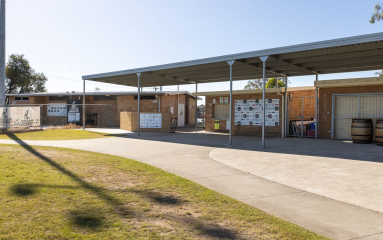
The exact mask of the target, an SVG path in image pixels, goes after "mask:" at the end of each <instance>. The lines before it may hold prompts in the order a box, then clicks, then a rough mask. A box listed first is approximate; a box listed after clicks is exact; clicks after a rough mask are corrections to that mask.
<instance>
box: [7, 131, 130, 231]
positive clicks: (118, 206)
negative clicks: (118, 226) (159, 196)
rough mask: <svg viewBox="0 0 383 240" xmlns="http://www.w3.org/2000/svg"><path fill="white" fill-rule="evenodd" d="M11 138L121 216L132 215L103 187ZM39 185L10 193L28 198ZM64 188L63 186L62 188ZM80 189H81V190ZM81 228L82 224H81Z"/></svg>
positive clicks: (12, 135)
mask: <svg viewBox="0 0 383 240" xmlns="http://www.w3.org/2000/svg"><path fill="white" fill-rule="evenodd" d="M8 135H9V137H10V138H12V139H13V140H15V141H17V142H18V143H19V144H20V146H22V147H23V148H24V149H25V150H27V151H28V152H30V153H31V154H33V155H35V156H36V157H38V158H39V159H41V160H43V161H44V162H46V163H48V164H49V165H51V166H52V167H54V168H56V169H57V170H59V171H60V172H61V173H63V174H65V175H66V176H68V177H70V178H71V179H72V180H74V181H75V182H76V183H77V184H79V185H80V187H81V188H84V189H87V190H89V191H90V192H92V193H93V194H96V195H97V196H99V197H100V198H101V199H103V200H105V201H106V202H108V203H109V204H110V205H111V206H113V207H114V208H115V210H116V211H115V212H116V213H118V214H119V215H120V216H123V217H126V216H129V215H131V212H132V210H131V209H129V208H127V207H126V205H124V202H122V201H121V200H119V199H117V198H115V197H114V196H112V195H110V194H108V192H107V190H105V189H104V188H102V187H97V186H94V185H93V184H90V183H88V182H86V181H84V180H83V179H81V178H80V177H79V176H77V175H76V174H74V173H73V172H71V171H69V170H68V169H66V168H65V167H63V166H61V165H60V164H58V163H56V162H55V161H53V160H52V159H50V158H48V157H46V156H44V155H43V154H41V153H39V152H38V151H36V150H35V149H34V148H33V147H31V146H29V145H28V144H27V143H25V142H24V141H23V140H21V139H19V138H18V137H17V136H16V135H14V134H12V133H9V134H8ZM38 186H39V184H18V185H15V186H13V187H11V189H10V191H11V192H12V193H14V194H15V195H19V196H28V195H32V194H34V193H36V192H37V189H38ZM41 186H52V187H60V186H57V185H41ZM61 187H63V186H61ZM80 187H79V188H80ZM74 222H84V221H81V220H75V221H74ZM80 226H81V224H80Z"/></svg>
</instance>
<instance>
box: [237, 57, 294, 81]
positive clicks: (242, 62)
mask: <svg viewBox="0 0 383 240" xmlns="http://www.w3.org/2000/svg"><path fill="white" fill-rule="evenodd" d="M235 61H236V62H239V63H240V64H243V65H246V66H251V67H253V68H256V69H259V70H263V63H248V62H247V59H239V60H235ZM265 70H266V72H269V73H273V74H278V75H281V76H282V77H286V76H287V75H286V74H283V73H280V72H279V71H278V70H277V71H273V70H270V68H268V67H266V68H265Z"/></svg>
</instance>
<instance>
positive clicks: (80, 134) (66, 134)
mask: <svg viewBox="0 0 383 240" xmlns="http://www.w3.org/2000/svg"><path fill="white" fill-rule="evenodd" d="M111 136H113V135H111V134H108V133H99V132H89V131H82V130H73V129H55V130H46V131H35V132H23V133H7V134H0V139H20V140H80V139H91V138H105V137H111Z"/></svg>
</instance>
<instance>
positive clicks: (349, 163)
mask: <svg viewBox="0 0 383 240" xmlns="http://www.w3.org/2000/svg"><path fill="white" fill-rule="evenodd" d="M267 145H268V146H269V147H268V148H266V149H262V148H260V146H259V144H254V142H251V143H244V144H240V145H239V146H235V147H234V148H235V149H215V150H213V151H211V152H210V157H211V158H212V159H214V160H216V161H218V162H221V163H223V164H225V165H227V166H231V167H233V168H236V169H239V170H241V171H245V172H248V173H250V174H253V175H256V176H259V177H262V178H264V179H268V180H270V181H273V182H278V183H281V184H284V185H287V186H290V187H294V188H297V189H300V190H304V191H306V192H311V193H314V194H317V195H320V196H325V197H328V198H331V199H335V200H338V201H341V202H346V203H349V204H353V205H356V206H360V207H363V208H368V209H371V210H374V211H378V212H381V213H383V174H382V173H383V158H382V153H383V147H381V146H377V145H376V144H368V145H364V144H353V143H351V142H343V141H335V140H323V139H297V138H295V139H288V141H286V139H282V138H278V139H271V140H269V141H268V142H267ZM239 156H240V157H239Z"/></svg>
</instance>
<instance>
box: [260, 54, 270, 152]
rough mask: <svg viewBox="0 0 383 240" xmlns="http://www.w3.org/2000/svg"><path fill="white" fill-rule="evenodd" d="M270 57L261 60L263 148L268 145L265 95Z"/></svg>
mask: <svg viewBox="0 0 383 240" xmlns="http://www.w3.org/2000/svg"><path fill="white" fill-rule="evenodd" d="M268 57H269V56H263V57H260V59H261V60H262V62H263V83H262V85H263V86H262V115H263V117H262V118H263V119H262V147H263V148H265V147H266V144H265V126H266V108H265V106H266V99H265V95H266V60H267V58H268Z"/></svg>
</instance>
